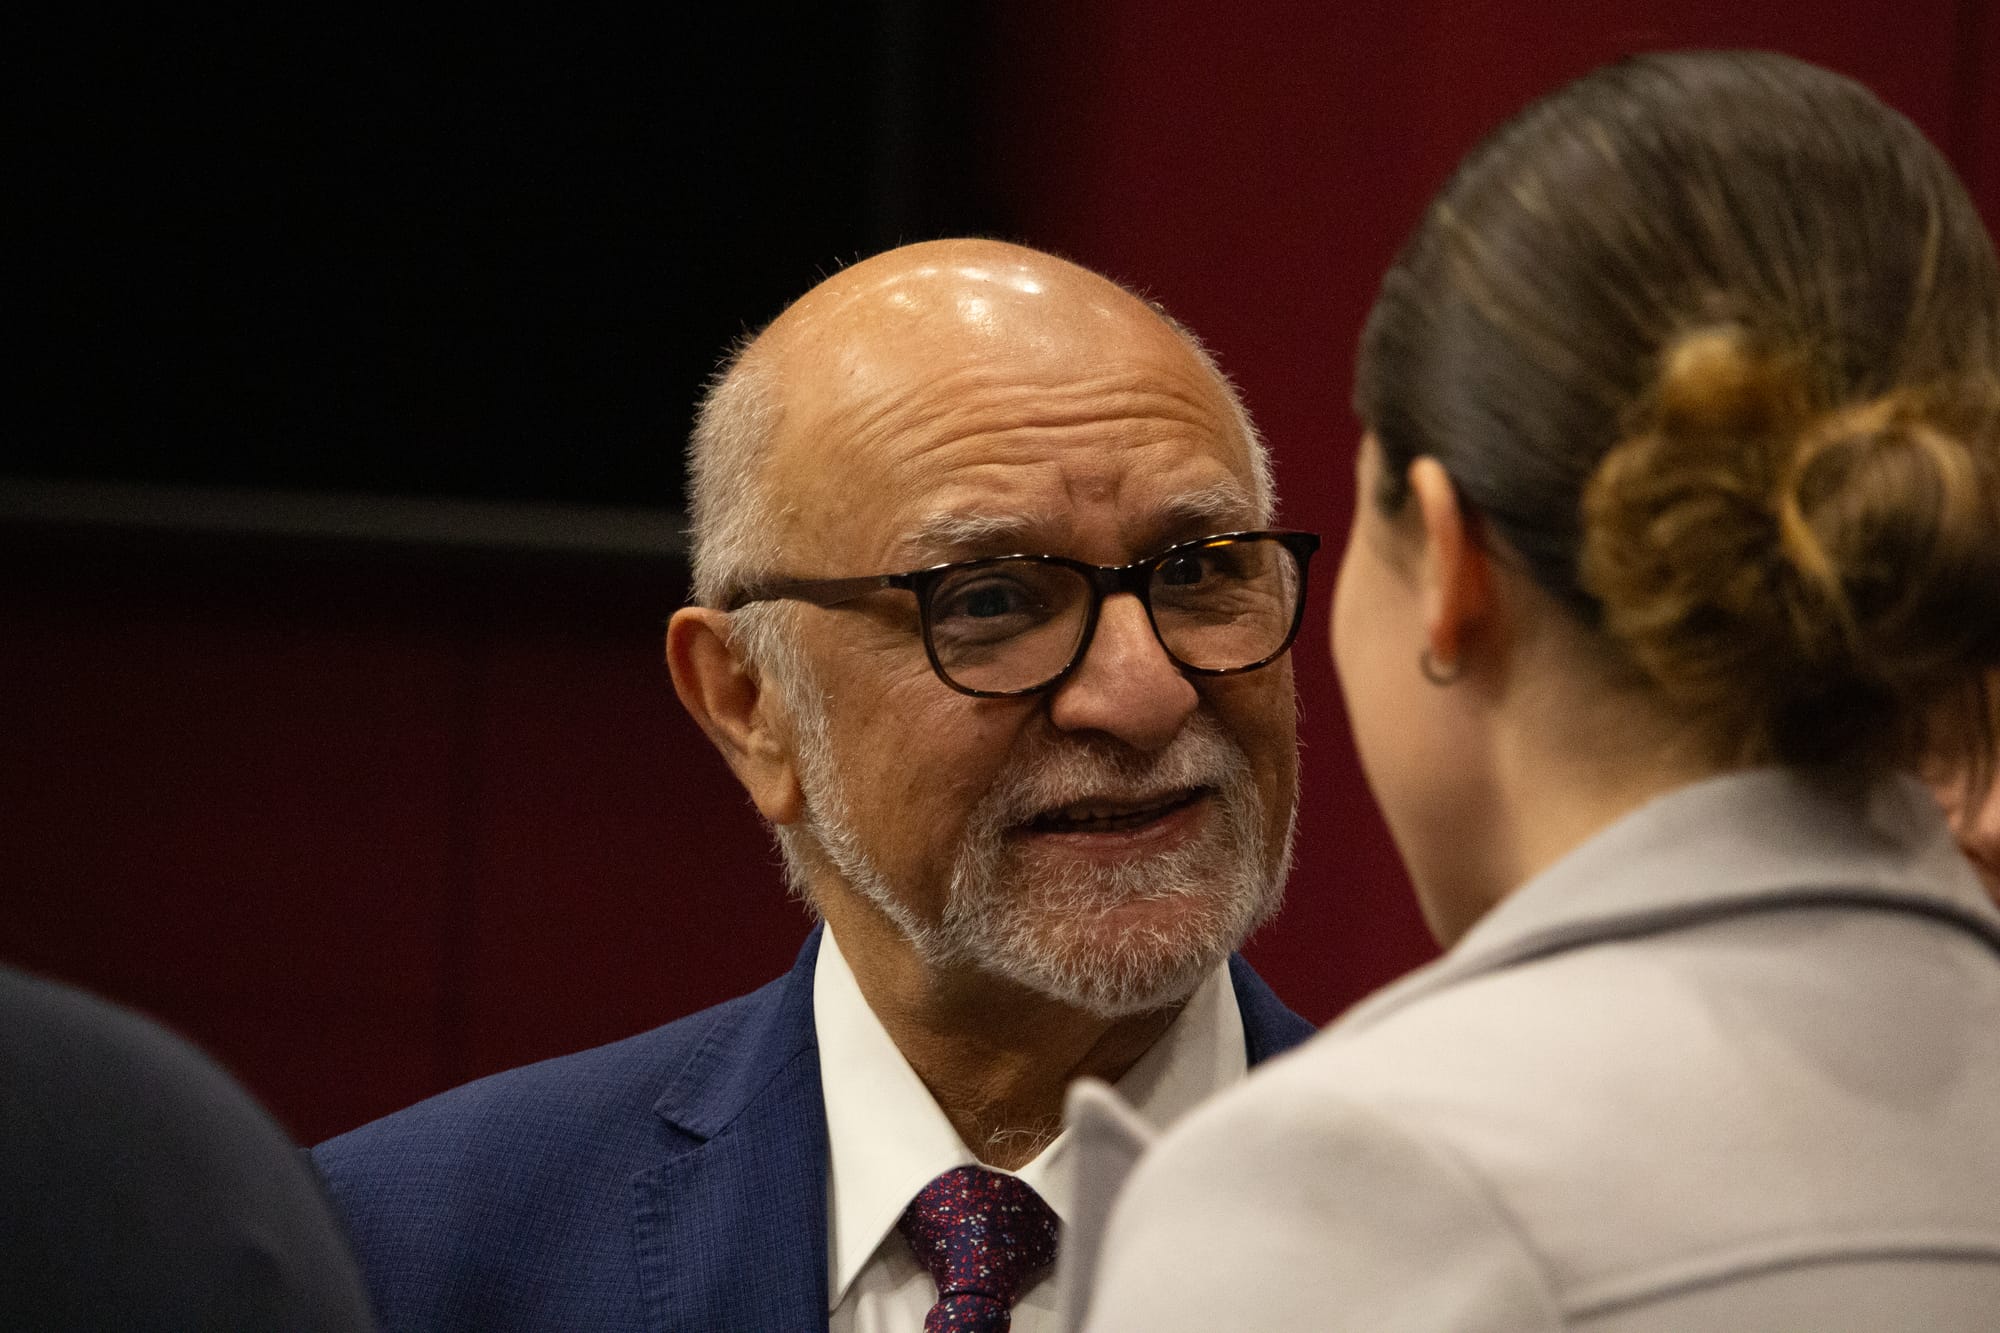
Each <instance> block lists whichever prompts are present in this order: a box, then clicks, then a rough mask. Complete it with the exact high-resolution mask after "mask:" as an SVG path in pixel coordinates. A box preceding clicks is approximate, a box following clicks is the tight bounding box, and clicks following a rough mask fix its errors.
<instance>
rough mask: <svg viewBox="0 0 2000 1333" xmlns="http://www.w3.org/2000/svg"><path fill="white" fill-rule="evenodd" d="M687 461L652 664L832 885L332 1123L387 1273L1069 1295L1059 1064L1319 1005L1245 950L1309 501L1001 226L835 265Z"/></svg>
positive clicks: (1152, 1106) (359, 1213) (926, 1305)
mask: <svg viewBox="0 0 2000 1333" xmlns="http://www.w3.org/2000/svg"><path fill="white" fill-rule="evenodd" d="M689 466H690V471H691V477H692V497H693V498H692V508H693V525H694V543H693V546H694V555H693V563H694V602H695V604H694V605H692V606H689V607H687V608H685V609H683V610H682V611H680V612H679V613H678V614H677V615H675V616H674V618H673V621H672V623H671V625H670V626H669V629H668V635H667V661H668V665H669V667H670V669H671V671H672V674H673V680H674V685H675V688H676V689H677V690H678V692H679V694H680V697H681V700H682V702H683V703H684V704H685V705H686V707H687V708H688V710H689V712H690V713H691V714H692V715H693V716H694V718H695V719H696V720H697V721H698V722H699V723H700V724H701V727H702V729H703V731H704V732H706V734H707V735H708V736H709V738H710V739H711V740H712V741H713V742H714V744H715V746H716V748H717V750H718V751H719V752H720V753H721V755H722V757H723V758H724V759H725V760H726V761H727V762H728V764H729V766H730V768H731V770H732V771H733V772H734V773H735V775H736V777H737V778H738V780H739V781H740V782H741V783H742V784H743V787H744V789H745V791H746V792H747V793H748V794H749V797H750V799H751V801H752V802H754V803H755V805H756V807H757V809H758V810H759V812H760V813H761V814H762V815H763V817H764V818H765V819H766V820H767V821H769V823H770V825H771V827H772V828H773V829H774V830H775V832H776V835H777V837H778V840H779V843H780V846H781V848H782V850H783V853H784V858H785V863H786V868H787V872H788V875H789V878H790V881H791V885H792V889H793V891H794V892H795V893H796V894H797V895H798V897H799V898H800V899H801V900H803V902H804V903H805V904H807V905H808V907H809V908H810V909H811V911H812V912H813V913H814V914H815V915H816V916H817V917H818V918H819V920H820V923H821V924H820V926H818V927H817V928H815V929H814V930H813V931H812V933H811V935H810V936H809V937H808V938H807V940H806V942H805V945H804V948H803V949H802V950H801V951H800V954H799V958H798V962H797V964H796V965H795V966H794V967H793V969H792V971H791V972H790V973H789V974H787V975H786V976H784V977H782V978H780V979H778V980H777V981H774V982H772V983H771V984H770V985H768V986H765V987H764V988H763V989H761V990H758V991H756V992H754V993H753V994H750V995H747V996H744V997H741V998H739V999H736V1000H732V1001H730V1002H728V1003H726V1004H723V1005H720V1006H718V1007H716V1008H714V1009H711V1010H708V1011H706V1012H703V1013H699V1014H696V1015H694V1016H692V1017H689V1018H685V1019H682V1020H680V1021H679V1022H676V1023H672V1024H669V1025H668V1026H666V1027H663V1028H660V1029H658V1030H656V1031H653V1032H650V1033H646V1034H644V1035H642V1036H638V1037H634V1038H631V1039H629V1040H627V1041H624V1042H621V1043H618V1044H615V1045H612V1046H608V1047H604V1048H601V1049H598V1050H595V1051H587V1052H584V1053H582V1054H580V1055H575V1056H570V1057H567V1058H565V1059H561V1060H555V1061H551V1062H548V1063H545V1064H541V1065H536V1066H532V1067H530V1068H527V1069H521V1070H515V1071H512V1072H510V1073H507V1074H502V1075H499V1076H497V1077H495V1078H490V1079H486V1080H483V1081H481V1082H478V1083H474V1084H471V1085H469V1086H467V1087H464V1088H460V1089H457V1090H455V1091H453V1092H450V1093H447V1094H445V1095H443V1096H441V1097H438V1098H434V1099H432V1100H431V1101H428V1102H425V1103H422V1104H420V1105H418V1106H415V1107H412V1108H411V1109H409V1110H407V1111H404V1112H401V1113H400V1114H398V1115H394V1116H391V1117H389V1118H388V1119H386V1120H383V1121H379V1122H377V1123H375V1124H373V1125H370V1126H367V1127H364V1128H363V1129H360V1130H357V1131H355V1132H354V1133H352V1134H349V1135H346V1136H343V1137H341V1138H339V1139H335V1140H333V1141H332V1142H330V1143H327V1144H325V1145H322V1146H321V1148H320V1149H319V1150H318V1152H317V1158H318V1161H319V1163H320V1166H321V1168H322V1169H323V1171H324V1172H325V1174H326V1176H327V1179H328V1181H329V1182H330V1184H331V1186H332V1188H333V1190H334V1192H335V1195H336V1197H337V1199H338V1200H339V1202H340V1203H341V1205H342V1207H343V1208H344V1210H345V1212H346V1214H347V1217H348V1219H349V1221H350V1224H351V1228H352V1231H353V1234H354V1238H355V1242H356V1245H357V1248H358V1250H359V1253H360V1256H361V1259H362V1263H363V1266H364V1269H365V1270H366V1272H367V1275H368V1278H369V1281H370V1284H371V1287H372V1289H373V1292H374V1294H375V1297H376V1301H377V1304H378V1307H379V1312H380V1314H381V1316H382V1318H383V1320H384V1322H385V1324H386V1325H387V1326H388V1327H389V1328H391V1329H412V1330H415V1329H425V1330H439V1329H465V1330H473V1329H477V1330H482V1331H484V1333H491V1331H492V1330H504V1329H530V1328H533V1329H592V1330H606V1329H633V1330H638V1329H653V1330H660V1329H701V1330H721V1329H731V1330H782V1331H784V1333H792V1331H793V1330H801V1329H818V1328H831V1329H833V1330H836V1331H842V1330H865V1331H867V1333H896V1331H899V1330H901V1331H907V1333H917V1330H920V1329H924V1328H926V1327H927V1326H930V1327H946V1326H949V1327H965V1328H980V1329H1004V1328H1006V1327H1007V1326H1008V1320H1009V1319H1010V1318H1011V1320H1012V1327H1013V1328H1014V1329H1015V1330H1018V1331H1019V1333H1037V1331H1038V1330H1045V1329H1052V1328H1054V1327H1055V1326H1056V1324H1055V1314H1054V1308H1053V1304H1054V1293H1053V1290H1052V1283H1051V1282H1050V1280H1049V1268H1048V1263H1049V1258H1050V1251H1051V1246H1052V1243H1053V1239H1054V1235H1055V1228H1056V1223H1057V1221H1058V1220H1059V1219H1060V1218H1061V1216H1062V1215H1063V1214H1064V1212H1065V1211H1067V1210H1068V1209H1069V1208H1070V1207H1071V1206H1072V1201H1071V1198H1070V1193H1069V1191H1070V1181H1069V1176H1068V1162H1067V1154H1066V1151H1065V1147H1066V1145H1065V1140H1064V1138H1063V1136H1062V1133H1061V1124H1062V1121H1061V1110H1062V1099H1063V1094H1064V1091H1065V1089H1066V1087H1067V1086H1068V1084H1069V1083H1070V1082H1071V1081H1072V1080H1073V1079H1075V1078H1077V1077H1079V1076H1082V1075H1094V1076H1096V1077H1098V1078H1102V1079H1105V1080H1107V1081H1110V1082H1112V1083H1114V1084H1115V1085H1117V1086H1118V1088H1119V1089H1120V1091H1121V1092H1123V1093H1124V1095H1125V1096H1126V1098H1127V1099H1128V1100H1130V1101H1132V1102H1133V1103H1134V1104H1135V1105H1136V1106H1138V1107H1139V1108H1140V1110H1141V1112H1142V1113H1143V1114H1145V1115H1147V1116H1149V1117H1151V1118H1152V1119H1154V1120H1155V1121H1158V1122H1165V1121H1169V1120H1171V1119H1173V1118H1174V1117H1175V1116H1177V1115H1178V1114H1179V1113H1180V1112H1181V1111H1183V1110H1184V1109H1186V1108H1187V1107H1189V1106H1191V1105H1192V1104H1193V1103H1195V1102H1196V1101H1199V1100H1201V1099H1202V1098H1203V1097H1205V1096H1207V1095H1209V1094H1210V1093H1212V1092H1214V1091H1216V1090H1217V1089H1219V1088H1220V1087H1221V1086H1223V1085H1225V1084H1228V1083H1230V1082H1233V1081H1235V1080H1237V1079H1239V1078H1240V1077H1242V1075H1243V1073H1244V1071H1245V1068H1246V1066H1247V1065H1249V1064H1251V1063H1254V1062H1256V1061H1258V1060H1260V1059H1263V1058H1264V1057H1266V1056H1269V1055H1271V1054H1274V1053H1276V1052H1277V1051H1279V1050H1282V1049H1285V1048H1287V1047H1289V1046H1291V1045H1293V1044H1295V1043H1297V1042H1298V1041H1300V1040H1302V1039H1303V1038H1304V1037H1305V1036H1307V1035H1309V1027H1308V1025H1307V1024H1306V1023H1305V1022H1304V1021H1303V1020H1301V1019H1300V1018H1298V1017H1297V1016H1296V1015H1295V1014H1292V1013H1291V1012H1289V1011H1288V1010H1286V1009H1285V1008H1284V1007H1283V1006H1282V1005H1281V1004H1280V1003H1279V1002H1278V1001H1277V1000H1276V999H1275V998H1274V997H1273V996H1272V995H1271V993H1270V992H1269V990H1267V989H1266V988H1265V987H1264V986H1263V984H1262V983H1261V982H1259V981H1258V980H1257V978H1256V977H1255V976H1254V975H1253V974H1252V973H1251V972H1250V971H1249V969H1248V968H1247V967H1245V966H1244V965H1243V964H1242V963H1241V961H1240V960H1239V959H1236V958H1235V957H1234V952H1233V951H1234V950H1235V949H1236V947H1237V946H1238V945H1239V944H1240V943H1241V942H1242V941H1243V939H1244V938H1245V937H1246V936H1247V935H1248V934H1249V933H1250V931H1251V930H1253V929H1254V928H1255V927H1256V926H1257V925H1258V924H1260V923H1261V922H1262V921H1264V920H1265V919H1266V918H1267V917H1269V915H1270V914H1271V913H1272V912H1273V911H1274V910H1275V908H1276V905H1277V902H1278V896H1279V893H1280V889H1281V885H1282V881H1283V878H1284V874H1285V871H1286V867H1287V864H1288V860H1289V855H1290V842H1291V827H1292V819H1293V811H1294V805H1295V801H1296V795H1297V754H1296V740H1295V736H1294V703H1293V695H1292V680H1291V671H1290V667H1289V663H1288V661H1287V660H1286V657H1285V654H1286V650H1287V649H1288V648H1289V646H1290V644H1291V640H1292V636H1293V634H1294V633H1295V632H1296V630H1297V626H1298V619H1299V611H1300V607H1301V606H1302V605H1303V599H1304V596H1305V576H1306V567H1307V562H1308V559H1309V557H1310V555H1311V553H1312V551H1313V548H1314V546H1315V545H1316V541H1315V539H1314V538H1312V537H1310V536H1308V535H1306V534H1302V533H1291V532H1283V531H1276V530H1273V529H1272V528H1271V526H1270V524H1271V516H1272V510H1273V499H1272V493H1271V479H1270V469H1269V465H1268V463H1267V461H1266V458H1265V455H1264V452H1263V450H1262V447H1261V445H1260V444H1259V442H1258V440H1257V438H1256V436H1255V433H1254V431H1253V429H1252V427H1251V425H1250V422H1249V418H1248V417H1247V415H1246V414H1245V413H1244V411H1243V409H1242V407H1241V405H1240V404H1239V402H1238V401H1237V399H1236V397H1235V395H1234V393H1233V391H1232V389H1231V387H1230V386H1229V384H1228V383H1227V382H1226V381H1225V380H1224V379H1223V378H1222V376H1221V375H1220V374H1219V373H1218V372H1217V371H1216V368H1215V366H1214V365H1213V363H1212V362H1211V361H1210V360H1209V358H1208V357H1207V356H1206V355H1205V354H1204V353H1203V352H1202V350H1201V348H1200V347H1199V345H1198V344H1196V343H1195V342H1194V341H1193V339H1192V338H1191V337H1190V336H1189V335H1188V334H1186V333H1185V332H1184V331H1183V330H1181V329H1179V328H1178V327H1177V326H1175V325H1174V324H1172V323H1171V322H1169V321H1168V320H1167V319H1165V318H1164V317H1163V316H1162V315H1160V314H1159V313H1158V312H1157V311H1156V310H1155V309H1153V308H1152V307H1149V306H1148V305H1147V304H1145V303H1144V302H1142V301H1140V300H1138V299H1136V298H1135V297H1134V296H1133V295H1132V294H1130V293H1129V292H1127V291H1125V290H1124V289H1122V288H1120V287H1118V286H1116V285H1115V284H1113V283H1111V282H1109V281H1107V280H1105V279H1103V278H1101V277H1098V276H1097V275H1095V274H1092V273H1089V272H1087V271H1085V270H1083V269H1080V268H1077V267H1076V266H1074V265H1071V264H1068V263H1065V262H1063V261H1061V260H1058V259H1054V258H1052V257H1050V256H1048V255H1045V254H1040V253H1037V252H1035V251H1031V250H1026V249H1022V248H1020V247H1016V246H1010V245H1003V244H999V243H995V242H989V241H941V242H934V243H928V244H923V245H916V246H909V247H906V248H903V249H900V250H895V251H891V252H889V253H887V254H884V255H879V256H876V257H875V258H872V259H870V260H867V261H865V262H862V263H859V264H856V265H854V266H853V267H851V268H849V269H846V270H845V271H843V272H841V273H839V274H837V275H835V276H834V277H833V278H831V279H829V280H828V281H826V282H825V283H823V284H821V285H820V286H819V287H817V288H815V289H814V290H813V291H811V292H809V293H807V294H806V295H805V296H804V297H802V298H801V299H800V300H799V301H797V302H796V303H795V304H793V305H792V306H791V307H790V308H789V309H787V310H786V311H785V312H784V314H783V315H781V316H780V317H779V318H778V319H777V320H776V321H774V322H773V323H772V324H771V325H770V327H769V328H767V329H766V330H765V331H764V332H763V333H762V334H761V335H759V336H758V337H757V338H756V339H755V340H754V341H753V342H751V343H750V344H749V345H748V346H747V347H746V348H745V349H743V350H742V351H741V352H740V353H739V354H738V355H737V356H736V357H735V359H734V360H733V362H732V363H731V364H729V365H728V366H727V367H726V369H725V372H724V374H723V375H722V376H721V377H719V379H718V380H717V382H716V384H715V387H714V388H713V390H712V391H711V392H710V394H709V395H708V398H707V400H706V401H705V402H704V403H703V404H702V406H701V410H700V414H699V418H698V422H697V426H696V429H695V432H694V436H693V439H692V442H691V446H690V449H689ZM950 1320H957V1321H958V1322H956V1323H948V1322H946V1321H950ZM927 1321H930V1322H929V1323H928V1324H927Z"/></svg>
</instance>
